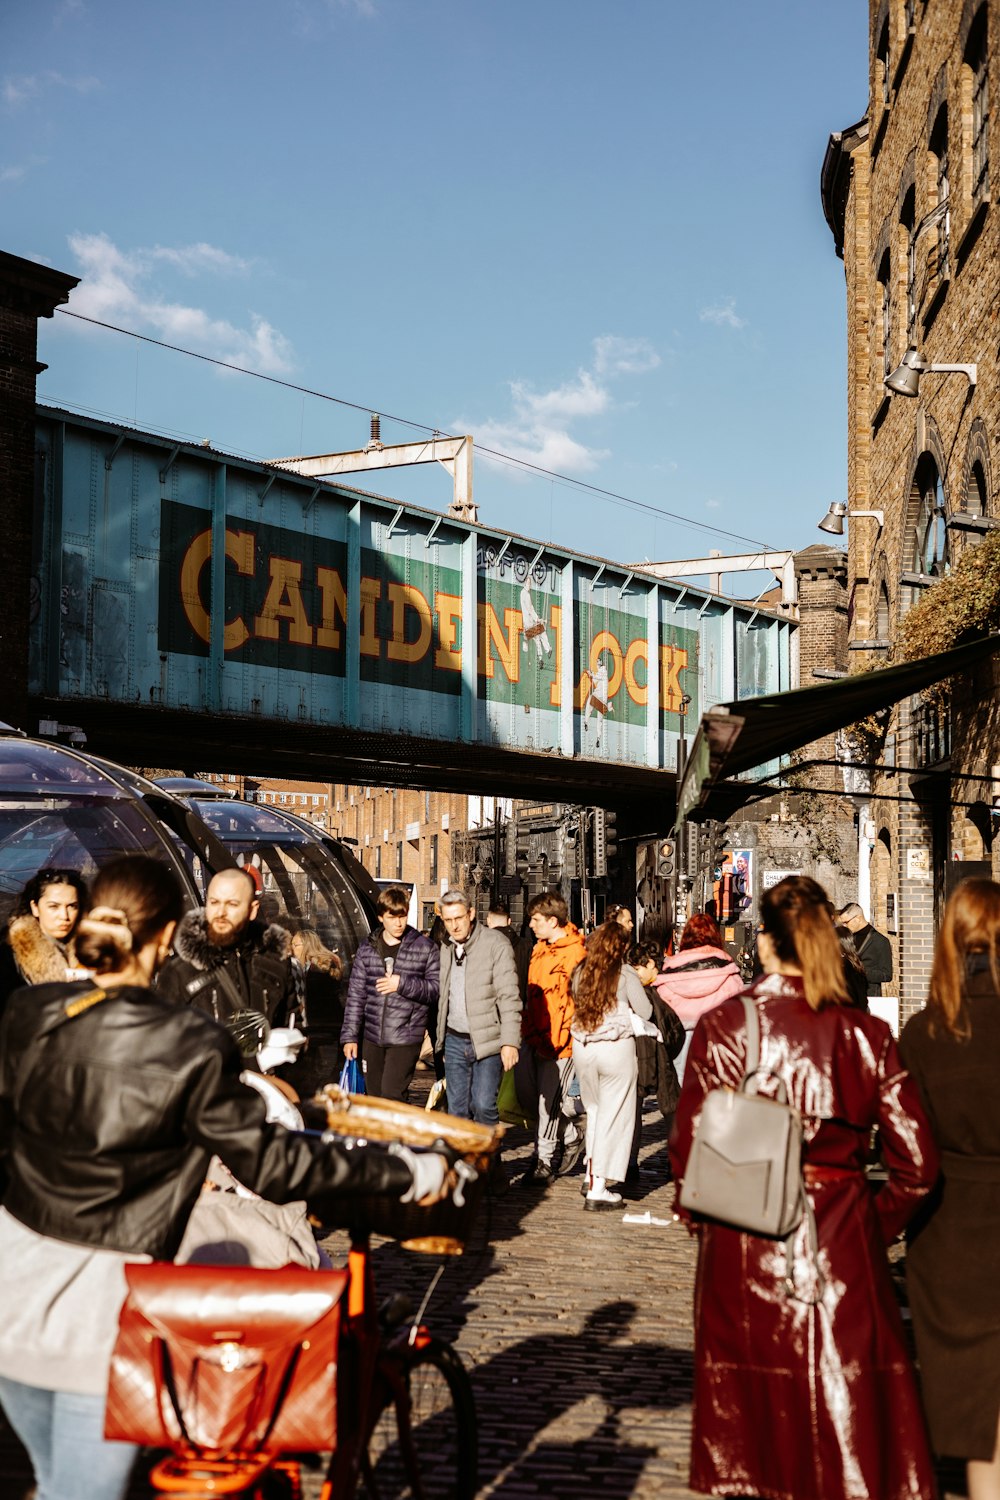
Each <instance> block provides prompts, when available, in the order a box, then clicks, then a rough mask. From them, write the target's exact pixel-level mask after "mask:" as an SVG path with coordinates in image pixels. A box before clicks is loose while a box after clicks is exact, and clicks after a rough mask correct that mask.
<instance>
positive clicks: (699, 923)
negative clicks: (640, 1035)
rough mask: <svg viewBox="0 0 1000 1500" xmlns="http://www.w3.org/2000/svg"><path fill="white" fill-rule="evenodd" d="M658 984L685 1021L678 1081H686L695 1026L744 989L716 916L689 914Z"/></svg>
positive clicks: (678, 1064)
mask: <svg viewBox="0 0 1000 1500" xmlns="http://www.w3.org/2000/svg"><path fill="white" fill-rule="evenodd" d="M654 984H655V987H656V991H657V993H658V994H659V996H660V998H661V1000H665V1001H666V1002H667V1004H668V1005H670V1006H672V1007H673V1009H674V1010H675V1011H676V1012H677V1014H678V1016H680V1018H681V1020H682V1021H683V1022H684V1030H685V1032H686V1033H687V1035H686V1037H685V1039H684V1046H683V1047H682V1048H681V1051H680V1053H679V1055H678V1056H677V1057H675V1058H674V1067H675V1068H676V1069H677V1081H678V1083H683V1082H684V1064H685V1063H686V1062H687V1055H688V1048H689V1047H690V1045H691V1035H692V1033H693V1031H694V1028H695V1027H696V1026H697V1024H698V1022H699V1021H700V1020H701V1018H702V1016H703V1015H704V1014H705V1012H706V1011H709V1010H713V1009H714V1008H715V1006H717V1005H721V1004H722V1002H723V1000H728V999H729V997H730V995H737V994H739V992H740V990H741V989H743V976H742V975H741V974H740V971H739V969H738V968H737V967H736V965H735V963H734V962H733V960H732V959H731V958H730V957H729V954H728V953H727V952H726V950H725V948H723V946H722V933H721V932H720V931H719V928H718V924H717V923H716V921H715V919H714V918H713V917H709V916H707V915H704V914H702V913H701V912H696V913H695V915H694V916H693V917H689V918H688V921H687V922H686V924H685V927H684V931H683V932H682V933H681V940H680V944H679V948H678V951H677V952H676V953H674V954H672V955H671V957H669V958H667V959H665V960H664V964H663V972H662V973H661V974H660V975H659V977H658V978H657V979H655V980H654Z"/></svg>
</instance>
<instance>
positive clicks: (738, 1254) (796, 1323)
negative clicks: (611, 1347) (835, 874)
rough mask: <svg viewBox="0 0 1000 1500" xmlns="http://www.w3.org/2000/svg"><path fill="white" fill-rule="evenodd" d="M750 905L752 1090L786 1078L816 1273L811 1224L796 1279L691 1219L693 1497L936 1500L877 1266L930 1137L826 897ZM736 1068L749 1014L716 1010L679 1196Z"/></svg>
mask: <svg viewBox="0 0 1000 1500" xmlns="http://www.w3.org/2000/svg"><path fill="white" fill-rule="evenodd" d="M761 906H762V911H761V916H762V920H763V925H764V931H763V933H762V934H761V938H760V944H759V949H760V954H761V959H762V961H763V964H764V968H765V974H764V975H763V977H762V978H760V979H758V980H757V981H756V982H755V983H754V984H752V985H751V986H750V988H749V990H748V991H747V993H748V994H749V995H750V996H751V997H752V999H753V1001H754V1003H755V1005H756V1007H757V1011H758V1015H759V1017H760V1031H761V1066H762V1068H763V1069H764V1070H766V1072H765V1073H764V1074H762V1081H761V1090H760V1092H761V1093H762V1094H767V1095H772V1096H773V1095H774V1094H775V1093H776V1092H777V1080H778V1079H780V1080H781V1081H782V1082H783V1083H784V1084H785V1087H786V1089H787V1091H788V1100H789V1103H790V1104H793V1105H794V1106H795V1107H796V1108H797V1109H798V1110H799V1111H800V1113H801V1115H802V1118H803V1125H804V1136H805V1145H804V1148H803V1163H804V1166H803V1175H804V1177H805V1183H806V1190H807V1192H808V1195H809V1198H810V1201H811V1203H812V1205H813V1208H814V1210H815V1217H816V1222H817V1227H818V1238H819V1252H818V1264H816V1263H814V1262H815V1261H816V1259H817V1258H816V1257H814V1255H813V1254H812V1253H811V1251H810V1248H809V1235H808V1227H807V1224H806V1221H803V1224H802V1225H801V1226H800V1228H799V1230H798V1231H797V1233H796V1237H795V1242H794V1245H793V1249H792V1254H791V1257H790V1258H791V1260H792V1264H791V1265H790V1266H787V1265H786V1254H785V1245H784V1242H783V1241H782V1240H774V1239H767V1238H763V1237H760V1236H757V1235H752V1234H743V1233H741V1232H740V1231H739V1230H736V1229H730V1228H727V1227H726V1226H724V1225H722V1224H719V1223H716V1222H714V1221H707V1220H702V1221H700V1222H699V1221H696V1222H695V1230H696V1232H697V1233H698V1235H699V1236H700V1240H701V1245H700V1253H699V1259H698V1278H697V1284H696V1288H695V1394H694V1425H693V1431H692V1439H691V1479H690V1483H691V1488H692V1489H695V1490H699V1491H701V1492H703V1493H706V1494H710V1495H761V1496H766V1497H768V1500H786V1497H787V1500H840V1497H843V1500H924V1497H927V1500H930V1497H932V1496H933V1495H934V1493H935V1487H934V1479H933V1474H932V1470H931V1462H930V1457H929V1453H928V1448H927V1440H926V1436H925V1429H924V1419H923V1415H922V1412H921V1408H920V1401H919V1397H918V1395H917V1389H916V1384H915V1380H914V1375H913V1371H912V1368H911V1366H910V1361H909V1358H908V1356H907V1353H906V1347H905V1341H904V1337H903V1327H902V1323H901V1321H900V1316H899V1311H898V1308H897V1305H896V1301H895V1298H894V1295H893V1290H892V1286H891V1283H890V1279H889V1269H888V1263H887V1260H886V1254H885V1246H886V1245H887V1244H889V1243H890V1242H891V1241H892V1240H893V1239H894V1238H895V1237H896V1235H898V1234H899V1232H900V1231H901V1230H902V1228H903V1226H904V1225H905V1224H906V1222H907V1220H908V1219H909V1218H910V1216H911V1214H912V1213H913V1212H914V1209H915V1208H916V1207H917V1205H918V1203H919V1201H920V1200H921V1199H922V1198H923V1196H924V1195H925V1194H926V1193H927V1192H928V1191H929V1189H930V1188H931V1187H932V1186H933V1184H934V1181H935V1178H936V1176H937V1170H938V1159H937V1153H936V1150H935V1148H934V1144H933V1141H932V1139H931V1134H930V1128H929V1126H928V1123H927V1120H926V1117H925V1115H924V1112H923V1109H922V1107H921V1104H920V1101H919V1098H918V1095H917V1091H916V1087H915V1085H914V1084H913V1082H912V1080H911V1079H910V1078H909V1076H908V1075H907V1074H906V1073H905V1072H904V1070H903V1066H902V1063H901V1062H900V1059H899V1053H898V1052H897V1050H896V1044H895V1042H894V1040H893V1038H892V1035H891V1033H890V1031H889V1028H888V1026H886V1024H885V1023H884V1022H883V1021H880V1020H878V1019H876V1017H874V1016H869V1015H866V1014H864V1013H862V1012H859V1011H857V1010H855V1009H853V1008H851V1007H850V1006H849V1004H848V1003H847V991H846V987H845V983H844V971H843V964H842V962H841V956H840V948H839V944H838V942H837V937H836V934H835V932H834V929H833V924H832V922H831V919H830V915H829V907H828V904H827V897H826V893H825V891H824V890H823V889H822V887H821V886H819V885H817V884H816V882H815V881H814V880H810V879H809V878H808V877H805V876H793V877H791V878H789V879H787V880H783V881H781V883H780V884H779V885H776V886H775V887H774V888H773V890H770V891H768V892H767V893H766V894H765V896H764V898H763V901H762V903H761ZM745 1060H746V1023H745V1018H744V1010H743V1005H742V1002H741V1000H740V999H730V1000H726V1001H725V1002H724V1003H723V1004H722V1005H720V1006H718V1007H717V1008H716V1009H714V1010H712V1011H710V1012H709V1013H708V1014H707V1015H706V1016H705V1017H704V1018H703V1019H702V1021H701V1022H700V1023H699V1025H698V1028H697V1030H696V1031H695V1034H694V1040H693V1043H692V1046H691V1054H690V1057H689V1060H688V1068H687V1073H686V1075H685V1080H684V1088H683V1091H682V1093H681V1097H680V1102H679V1104H678V1107H677V1118H676V1123H675V1126H674V1134H673V1137H672V1139H671V1147H670V1151H671V1158H672V1162H673V1169H674V1177H675V1179H676V1180H677V1181H678V1183H679V1182H680V1180H681V1179H682V1178H683V1175H684V1168H685V1166H686V1164H687V1159H688V1153H689V1151H690V1148H691V1142H692V1139H693V1136H694V1133H695V1130H696V1128H697V1125H698V1120H699V1116H700V1113H701V1105H702V1101H703V1099H704V1097H705V1095H706V1094H707V1093H708V1092H709V1091H710V1090H712V1089H716V1088H719V1087H720V1086H726V1087H729V1088H735V1087H736V1086H738V1084H739V1082H740V1079H741V1078H742V1076H743V1071H744V1066H745ZM767 1074H770V1075H771V1076H770V1077H768V1076H766V1075H767ZM876 1125H877V1126H878V1127H879V1131H880V1137H881V1142H882V1153H883V1157H884V1160H885V1164H886V1167H887V1169H888V1174H889V1177H888V1182H887V1183H886V1184H885V1186H884V1187H883V1188H882V1190H881V1192H880V1193H879V1194H878V1195H877V1196H875V1195H874V1194H873V1192H872V1189H871V1187H870V1186H869V1183H868V1180H867V1178H866V1176H865V1170H864V1168H865V1160H866V1157H867V1153H868V1141H869V1138H870V1135H871V1131H872V1128H873V1126H876ZM678 1193H679V1188H678ZM786 1273H787V1274H788V1275H790V1276H791V1277H792V1280H793V1283H794V1288H795V1290H794V1293H793V1294H791V1295H789V1293H788V1291H787V1290H786Z"/></svg>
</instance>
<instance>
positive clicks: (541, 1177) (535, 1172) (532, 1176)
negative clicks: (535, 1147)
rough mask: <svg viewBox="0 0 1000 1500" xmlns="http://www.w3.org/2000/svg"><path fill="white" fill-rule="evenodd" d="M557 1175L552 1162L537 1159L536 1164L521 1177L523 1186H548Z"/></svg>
mask: <svg viewBox="0 0 1000 1500" xmlns="http://www.w3.org/2000/svg"><path fill="white" fill-rule="evenodd" d="M555 1175H556V1174H555V1172H554V1171H553V1169H552V1165H551V1163H549V1162H547V1161H536V1162H535V1164H534V1166H531V1167H529V1168H528V1170H527V1172H525V1174H524V1176H523V1177H522V1178H521V1179H520V1181H521V1186H522V1187H540V1188H547V1187H548V1185H549V1183H550V1182H552V1181H553V1179H554V1178H555Z"/></svg>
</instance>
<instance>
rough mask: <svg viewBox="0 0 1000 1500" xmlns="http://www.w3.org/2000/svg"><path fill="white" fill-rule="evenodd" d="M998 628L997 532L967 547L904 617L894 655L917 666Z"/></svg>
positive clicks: (999, 551)
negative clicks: (977, 544)
mask: <svg viewBox="0 0 1000 1500" xmlns="http://www.w3.org/2000/svg"><path fill="white" fill-rule="evenodd" d="M998 626H1000V531H990V532H987V534H986V535H985V536H984V537H983V540H982V541H981V542H980V544H979V546H978V547H966V548H965V550H964V551H963V553H962V556H961V557H960V558H959V560H958V562H957V563H956V564H955V566H954V567H953V568H952V570H951V572H950V573H948V574H946V575H945V577H944V578H939V579H938V580H937V582H936V583H933V584H931V586H930V588H929V589H925V590H924V592H923V596H922V598H921V599H920V602H919V603H918V604H915V605H914V606H913V608H912V609H911V610H910V611H909V613H908V614H907V615H906V617H905V619H904V620H903V624H902V627H901V629H900V632H899V648H898V651H897V653H895V654H896V655H898V657H899V659H900V660H901V661H916V660H918V659H919V658H920V657H923V656H933V655H934V654H935V653H936V652H938V651H948V650H949V649H950V648H951V647H952V646H960V645H961V644H962V643H963V642H964V641H968V640H973V639H975V637H977V636H980V635H985V633H986V632H987V631H988V630H995V629H996V628H997V627H998Z"/></svg>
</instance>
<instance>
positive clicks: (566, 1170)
mask: <svg viewBox="0 0 1000 1500" xmlns="http://www.w3.org/2000/svg"><path fill="white" fill-rule="evenodd" d="M586 1149H587V1142H586V1140H585V1139H584V1137H583V1136H582V1135H578V1136H577V1138H576V1140H575V1141H570V1143H569V1145H568V1146H567V1147H566V1149H565V1151H564V1152H563V1158H562V1161H561V1162H560V1163H559V1170H558V1171H557V1172H556V1176H557V1177H568V1176H569V1174H570V1172H575V1171H576V1169H577V1167H578V1166H579V1165H580V1163H581V1161H582V1160H583V1153H584V1151H585V1150H586Z"/></svg>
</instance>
